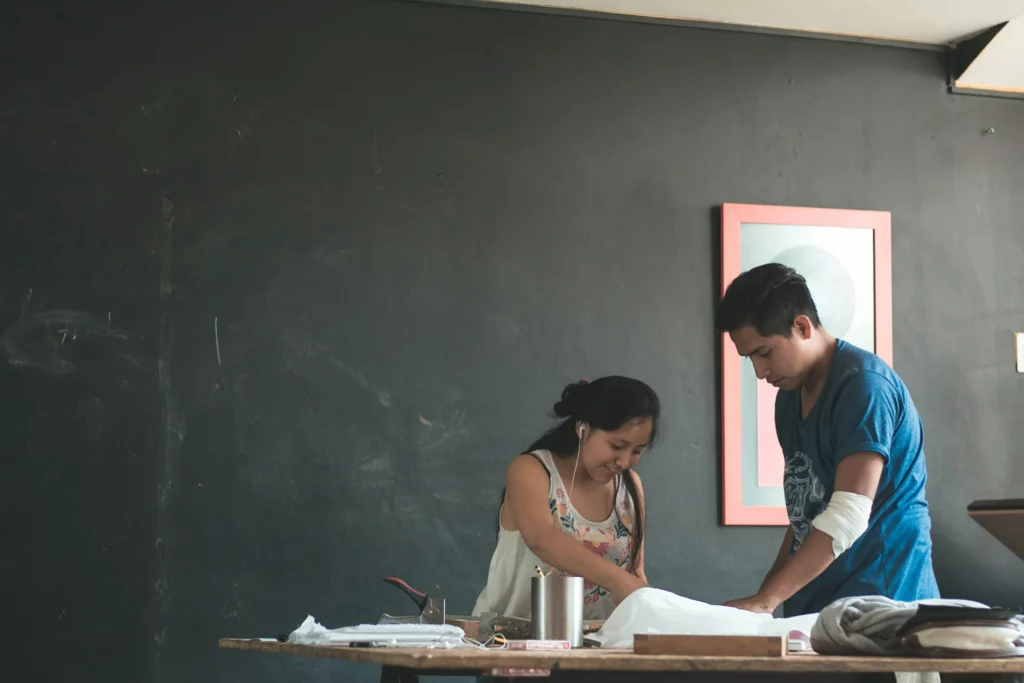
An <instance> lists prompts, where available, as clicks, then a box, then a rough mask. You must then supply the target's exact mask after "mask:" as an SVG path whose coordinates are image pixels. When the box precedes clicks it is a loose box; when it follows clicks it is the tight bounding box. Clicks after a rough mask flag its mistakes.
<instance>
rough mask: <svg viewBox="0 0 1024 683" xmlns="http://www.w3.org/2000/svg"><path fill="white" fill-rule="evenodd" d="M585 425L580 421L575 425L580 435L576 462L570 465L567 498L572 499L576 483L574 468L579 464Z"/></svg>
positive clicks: (577, 433)
mask: <svg viewBox="0 0 1024 683" xmlns="http://www.w3.org/2000/svg"><path fill="white" fill-rule="evenodd" d="M586 428H587V426H586V425H585V424H583V423H582V422H581V423H580V424H579V425H577V426H576V435H577V436H578V437H580V443H579V446H577V448H576V464H575V465H573V466H572V480H571V481H570V482H569V500H570V501H572V487H573V486H574V485H575V484H576V470H577V468H579V466H580V453H582V452H583V432H584V431H585V430H586Z"/></svg>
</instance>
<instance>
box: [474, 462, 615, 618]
mask: <svg viewBox="0 0 1024 683" xmlns="http://www.w3.org/2000/svg"><path fill="white" fill-rule="evenodd" d="M532 455H533V456H534V457H536V458H537V459H538V460H540V462H541V464H543V465H544V468H545V469H547V471H548V474H549V479H550V484H549V489H548V504H549V506H550V508H551V519H552V522H553V523H554V524H555V526H557V527H558V528H559V529H561V530H562V531H563V532H564V533H566V534H568V535H570V536H573V537H575V538H576V539H577V540H578V541H579V542H580V543H581V544H582V545H583V547H584V548H586V549H587V550H590V551H591V552H593V553H595V554H596V555H599V556H601V557H603V558H604V559H606V560H608V561H610V562H614V563H615V564H617V565H618V566H620V567H623V568H624V569H628V566H629V556H630V550H631V549H632V537H631V536H630V531H631V530H632V528H633V506H632V505H631V503H630V500H629V495H628V494H627V493H626V488H625V486H623V484H622V475H621V474H617V475H616V478H615V487H616V496H615V509H614V510H612V513H611V514H610V515H609V516H608V518H607V519H605V520H604V521H602V522H593V521H590V520H588V519H586V518H584V517H583V516H582V515H581V514H580V513H579V512H577V511H576V508H574V507H573V505H572V502H571V501H570V500H569V495H568V489H567V487H566V486H565V484H564V482H563V481H562V477H561V476H560V475H559V474H558V468H556V467H555V462H554V457H553V456H552V454H551V452H550V451H535V452H534V453H532ZM536 566H540V567H541V569H543V570H544V571H545V572H546V571H547V570H548V569H554V571H555V572H556V573H557V574H559V575H561V576H568V574H566V573H565V572H562V571H560V570H558V569H557V568H552V567H549V566H548V565H547V564H545V563H544V562H541V560H540V559H539V558H538V557H537V556H536V555H534V554H533V553H532V552H531V551H530V549H529V548H528V547H526V542H525V541H524V540H523V537H522V535H521V534H520V533H519V532H518V531H509V530H508V529H505V528H503V527H501V525H500V522H499V526H498V545H497V547H496V548H495V549H494V554H493V555H492V556H491V564H490V569H489V570H488V574H487V585H486V586H485V587H484V589H483V591H481V593H480V597H478V598H477V601H476V606H475V607H474V608H473V614H474V615H480V614H481V613H483V612H497V613H498V614H502V615H505V616H509V617H523V618H529V617H530V577H532V576H536V572H535V571H534V567H536ZM613 609H615V604H614V603H613V602H612V599H611V595H610V594H609V593H608V591H606V590H605V589H604V588H602V587H601V586H598V585H596V584H594V583H591V582H590V581H584V589H583V618H584V619H587V620H601V619H607V618H608V615H610V614H611V613H612V610H613Z"/></svg>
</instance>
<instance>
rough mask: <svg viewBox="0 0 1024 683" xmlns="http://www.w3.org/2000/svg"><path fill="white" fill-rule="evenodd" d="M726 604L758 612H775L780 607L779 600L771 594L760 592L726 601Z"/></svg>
mask: <svg viewBox="0 0 1024 683" xmlns="http://www.w3.org/2000/svg"><path fill="white" fill-rule="evenodd" d="M725 606H726V607H735V608H736V609H742V610H746V611H748V612H755V613H757V614H774V613H775V610H777V609H778V608H779V600H776V599H775V598H773V597H771V596H770V595H764V594H762V593H758V594H757V595H751V596H750V597H749V598H740V599H738V600H730V601H729V602H727V603H725Z"/></svg>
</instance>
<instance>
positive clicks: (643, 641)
mask: <svg viewBox="0 0 1024 683" xmlns="http://www.w3.org/2000/svg"><path fill="white" fill-rule="evenodd" d="M788 649H789V638H787V637H786V636H681V635H662V634H657V635H655V634H645V633H638V634H637V635H635V636H633V652H635V653H636V654H641V655H689V656H693V657H785V656H786V654H787V650H788Z"/></svg>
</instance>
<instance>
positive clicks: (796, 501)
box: [782, 451, 825, 553]
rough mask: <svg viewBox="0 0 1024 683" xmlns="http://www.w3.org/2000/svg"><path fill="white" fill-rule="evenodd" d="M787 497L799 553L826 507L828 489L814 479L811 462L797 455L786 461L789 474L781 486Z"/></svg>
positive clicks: (787, 505) (794, 538) (786, 473)
mask: <svg viewBox="0 0 1024 683" xmlns="http://www.w3.org/2000/svg"><path fill="white" fill-rule="evenodd" d="M782 488H783V491H784V493H785V496H786V511H787V512H788V513H789V523H790V524H791V525H792V526H793V550H792V552H794V553H795V552H796V551H797V550H799V549H800V545H801V544H802V543H803V542H804V539H805V538H806V537H807V534H809V533H810V531H811V520H812V519H814V518H815V517H817V516H818V514H819V513H820V512H821V511H822V509H824V507H825V486H824V484H822V483H821V481H820V480H819V479H818V477H816V476H814V468H813V467H811V458H810V457H809V456H808V455H807V454H806V453H802V452H801V451H794V452H793V456H792V457H790V458H787V459H786V472H785V474H784V478H783V484H782Z"/></svg>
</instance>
